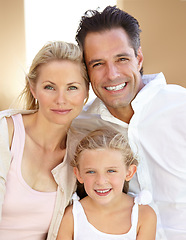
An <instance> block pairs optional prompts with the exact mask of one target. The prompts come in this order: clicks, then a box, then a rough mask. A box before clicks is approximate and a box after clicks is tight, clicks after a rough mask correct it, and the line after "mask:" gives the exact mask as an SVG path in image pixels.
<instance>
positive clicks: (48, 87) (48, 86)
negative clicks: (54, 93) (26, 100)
mask: <svg viewBox="0 0 186 240" xmlns="http://www.w3.org/2000/svg"><path fill="white" fill-rule="evenodd" d="M44 89H48V90H53V89H54V88H53V87H52V86H50V85H47V86H45V87H44Z"/></svg>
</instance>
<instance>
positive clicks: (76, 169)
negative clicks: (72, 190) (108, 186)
mask: <svg viewBox="0 0 186 240" xmlns="http://www.w3.org/2000/svg"><path fill="white" fill-rule="evenodd" d="M73 171H74V174H75V176H76V178H77V180H78V181H79V182H80V183H84V182H83V179H82V178H81V175H80V172H79V169H78V168H77V167H74V168H73Z"/></svg>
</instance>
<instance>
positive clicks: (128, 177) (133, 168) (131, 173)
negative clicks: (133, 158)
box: [125, 164, 137, 181]
mask: <svg viewBox="0 0 186 240" xmlns="http://www.w3.org/2000/svg"><path fill="white" fill-rule="evenodd" d="M136 171H137V166H136V165H135V164H132V165H130V166H129V168H128V169H127V175H126V177H125V180H126V181H130V180H131V179H132V177H133V176H134V174H135V173H136Z"/></svg>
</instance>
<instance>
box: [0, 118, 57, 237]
mask: <svg viewBox="0 0 186 240" xmlns="http://www.w3.org/2000/svg"><path fill="white" fill-rule="evenodd" d="M12 118H13V121H14V137H13V142H12V148H11V153H12V162H11V165H10V169H9V173H8V176H7V182H6V194H5V200H4V204H3V210H2V221H1V222H0V239H2V240H18V239H19V240H44V239H46V236H47V232H48V229H49V225H50V222H51V219H52V214H53V211H54V205H55V200H56V194H57V193H56V192H38V191H35V190H33V189H32V188H31V187H30V186H28V184H27V183H26V182H25V181H24V179H23V177H22V174H21V161H22V156H23V150H24V144H25V128H24V125H23V120H22V115H21V114H18V115H14V116H12Z"/></svg>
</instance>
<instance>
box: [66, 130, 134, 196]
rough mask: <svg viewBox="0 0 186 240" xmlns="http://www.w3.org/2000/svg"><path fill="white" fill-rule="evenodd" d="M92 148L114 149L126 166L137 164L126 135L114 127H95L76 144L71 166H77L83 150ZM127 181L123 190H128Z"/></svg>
mask: <svg viewBox="0 0 186 240" xmlns="http://www.w3.org/2000/svg"><path fill="white" fill-rule="evenodd" d="M87 149H89V150H93V149H114V150H119V151H120V152H121V153H122V156H123V161H124V164H125V165H126V167H127V168H128V167H129V166H130V165H132V164H134V165H136V166H137V165H138V161H137V158H136V157H135V156H134V154H133V152H132V150H131V148H130V146H129V143H128V141H127V139H126V137H125V136H124V135H123V134H121V133H119V132H117V131H116V130H114V129H110V128H109V129H105V128H102V129H97V130H94V131H92V132H90V133H89V134H88V135H87V136H85V137H84V138H83V139H82V140H81V141H80V142H79V144H78V145H77V147H76V151H75V155H74V159H73V160H72V162H71V165H72V166H73V167H77V168H79V157H80V155H81V153H82V152H83V151H84V150H87ZM128 188H129V182H127V181H125V184H124V188H123V191H124V192H125V193H127V192H128Z"/></svg>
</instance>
